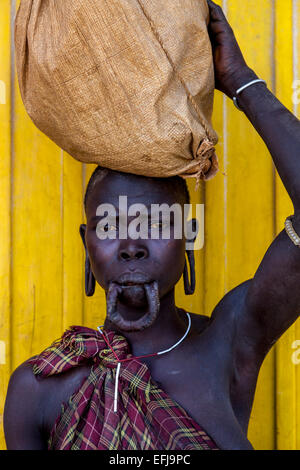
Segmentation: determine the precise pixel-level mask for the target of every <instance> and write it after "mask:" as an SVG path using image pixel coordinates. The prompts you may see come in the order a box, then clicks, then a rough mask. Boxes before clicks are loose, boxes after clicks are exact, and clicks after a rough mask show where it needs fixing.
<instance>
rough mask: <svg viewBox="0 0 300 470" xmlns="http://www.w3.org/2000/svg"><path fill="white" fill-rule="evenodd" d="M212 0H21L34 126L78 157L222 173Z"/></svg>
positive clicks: (173, 171)
mask: <svg viewBox="0 0 300 470" xmlns="http://www.w3.org/2000/svg"><path fill="white" fill-rule="evenodd" d="M208 20H209V10H208V6H207V3H206V0H21V3H20V7H19V10H18V13H17V16H16V21H15V53H16V65H17V73H18V78H19V85H20V91H21V96H22V99H23V102H24V105H25V107H26V110H27V112H28V114H29V116H30V117H31V119H32V121H33V122H34V123H35V125H36V126H37V127H38V128H39V129H40V130H41V131H42V132H44V133H45V134H46V135H47V136H48V137H50V139H52V140H53V141H54V142H56V143H57V144H58V145H59V146H60V147H61V148H62V149H64V150H66V151H67V152H68V153H69V154H70V155H72V156H73V157H74V158H76V159H77V160H80V161H81V162H85V163H97V164H99V165H102V166H104V167H107V168H111V169H115V170H119V171H124V172H129V173H135V174H141V175H145V176H154V177H168V176H173V175H178V174H180V175H181V176H187V177H188V176H196V177H197V178H198V179H199V178H202V179H209V178H210V177H212V176H214V174H215V173H216V171H217V166H218V165H217V158H216V156H215V153H214V145H215V144H216V142H217V135H216V133H215V131H214V130H213V128H212V124H211V115H212V109H213V95H214V68H213V57H212V50H211V44H210V40H209V36H208V32H207V24H208Z"/></svg>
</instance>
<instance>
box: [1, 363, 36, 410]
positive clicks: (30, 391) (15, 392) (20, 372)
mask: <svg viewBox="0 0 300 470" xmlns="http://www.w3.org/2000/svg"><path fill="white" fill-rule="evenodd" d="M34 359H35V356H34V357H32V358H30V359H28V360H27V361H25V362H23V363H22V364H21V365H20V366H19V367H17V368H16V369H15V371H14V372H13V373H12V375H11V377H10V380H9V385H8V390H7V400H8V399H10V400H15V399H17V398H18V399H20V395H22V397H23V398H24V399H25V400H27V399H28V400H32V401H33V395H34V396H35V397H36V395H38V394H39V393H40V384H39V381H38V379H37V377H36V376H35V375H34V373H33V367H32V363H31V361H33V360H34ZM21 401H22V402H23V403H24V400H21Z"/></svg>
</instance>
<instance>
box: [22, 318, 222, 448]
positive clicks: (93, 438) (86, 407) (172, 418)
mask: <svg viewBox="0 0 300 470" xmlns="http://www.w3.org/2000/svg"><path fill="white" fill-rule="evenodd" d="M105 334H106V338H107V339H108V340H109V343H110V345H111V346H112V348H113V350H114V351H115V354H114V353H113V352H112V350H111V349H110V348H109V347H108V346H107V345H106V342H105V341H104V339H103V337H102V335H101V334H100V333H99V332H98V331H96V330H92V329H90V328H84V327H78V326H73V327H71V328H70V329H69V330H67V331H66V332H65V333H64V335H63V336H62V338H61V339H60V340H58V341H56V342H55V343H53V344H52V345H51V346H50V347H49V348H47V349H46V350H45V351H44V352H42V353H41V354H40V355H39V356H38V357H35V358H34V359H32V360H31V361H30V362H31V363H32V364H33V372H34V374H36V375H41V376H42V377H49V376H52V375H55V374H60V373H62V372H65V371H67V370H69V369H71V368H74V367H77V366H79V365H80V364H83V363H91V371H90V374H89V376H88V377H87V378H86V379H85V380H84V382H83V383H82V385H81V387H80V389H79V390H78V391H76V392H75V393H74V394H73V395H72V396H71V397H70V398H69V400H68V403H67V404H62V413H61V415H60V416H59V417H58V418H57V420H56V423H55V425H54V428H53V429H52V432H51V435H50V438H49V442H48V449H49V450H121V449H126V450H192V449H198V450H210V449H217V446H216V444H215V443H214V442H213V441H212V439H211V438H210V437H209V436H208V435H207V434H206V433H205V431H204V430H203V429H202V428H201V427H200V426H199V425H198V424H197V423H196V422H195V421H194V420H193V419H192V418H190V417H189V416H188V415H187V413H186V412H185V410H184V409H183V408H182V407H181V406H179V405H178V404H177V403H175V402H174V401H173V400H172V399H171V398H170V397H169V396H168V395H167V394H166V393H165V392H164V391H163V390H161V389H159V388H158V386H157V385H156V384H155V382H154V381H153V380H152V379H151V376H150V372H149V369H148V368H147V366H146V364H143V363H142V362H139V361H138V360H137V359H134V358H132V359H131V360H129V361H128V360H127V361H126V362H123V363H122V364H121V368H120V373H119V380H118V409H117V412H116V413H114V411H113V405H114V403H113V399H114V392H115V379H116V366H117V363H118V360H117V358H116V355H117V357H118V359H119V360H122V359H123V360H124V359H129V358H131V357H132V356H131V354H130V351H129V345H128V343H127V341H126V340H125V338H123V337H122V336H119V335H117V334H116V333H114V332H113V331H105Z"/></svg>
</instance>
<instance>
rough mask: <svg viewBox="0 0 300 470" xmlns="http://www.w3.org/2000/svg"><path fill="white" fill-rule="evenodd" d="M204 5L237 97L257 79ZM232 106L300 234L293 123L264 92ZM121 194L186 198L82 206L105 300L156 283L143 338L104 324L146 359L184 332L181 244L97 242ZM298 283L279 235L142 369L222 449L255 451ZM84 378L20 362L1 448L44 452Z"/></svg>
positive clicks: (129, 190)
mask: <svg viewBox="0 0 300 470" xmlns="http://www.w3.org/2000/svg"><path fill="white" fill-rule="evenodd" d="M208 4H209V8H210V12H211V22H210V25H209V28H210V37H211V41H212V45H213V53H214V64H215V72H216V87H217V89H219V90H220V91H222V92H223V93H225V94H226V95H227V96H229V97H230V98H232V96H233V95H234V93H235V90H236V89H238V88H239V87H240V86H242V85H244V84H245V83H248V82H249V81H250V80H252V79H254V78H257V76H256V74H255V73H254V71H253V70H251V69H250V68H249V67H248V66H247V64H246V63H245V60H244V58H243V55H242V53H241V51H240V49H239V46H238V44H237V42H236V40H235V37H234V34H233V32H232V29H231V28H230V26H229V24H228V23H227V20H226V18H225V17H224V14H223V12H222V10H221V8H220V7H218V6H217V5H216V4H214V2H212V1H210V0H209V1H208ZM239 105H240V107H241V108H242V109H243V111H244V113H245V114H246V115H247V117H248V118H249V120H250V121H251V123H252V124H253V126H254V127H255V129H256V130H257V132H258V133H259V135H260V136H261V138H262V139H263V140H264V142H265V143H266V145H267V147H268V149H269V151H270V154H271V156H272V158H273V161H274V163H275V166H276V168H277V171H278V173H279V175H280V177H281V179H282V181H283V184H284V185H285V188H286V190H287V192H288V194H289V195H290V197H291V200H292V202H293V205H294V215H295V217H294V221H293V225H294V229H295V231H296V232H297V233H298V234H300V178H299V174H300V155H299V153H300V150H299V149H300V123H299V120H298V119H297V118H296V117H295V116H293V115H292V114H291V113H290V112H289V111H288V110H287V109H286V108H285V107H284V106H283V105H282V104H281V103H280V102H279V101H278V100H277V99H276V98H275V96H274V95H273V94H272V93H271V92H270V91H269V90H268V89H267V88H266V87H265V86H264V85H263V84H257V85H254V86H252V87H250V88H248V89H247V90H245V91H244V92H243V93H242V94H241V95H240V97H239ZM274 130H275V131H274ZM119 194H122V195H127V196H128V205H130V204H131V203H132V202H135V203H136V202H142V203H144V204H145V205H149V204H151V203H155V202H158V203H160V204H161V203H164V202H166V203H168V204H172V203H173V202H184V201H182V197H183V196H182V195H180V194H177V193H175V194H174V192H173V191H172V190H170V187H169V185H165V184H161V183H160V182H159V180H155V179H151V178H144V177H140V176H133V175H132V176H124V175H120V174H116V173H115V174H110V175H108V176H107V177H105V178H104V179H103V180H102V181H101V183H98V184H96V186H95V187H94V189H93V191H92V193H91V194H90V196H89V199H88V205H87V225H86V226H82V229H81V230H82V234H83V235H84V236H83V239H84V243H85V246H86V248H87V251H88V255H89V258H90V262H91V266H92V271H93V273H94V276H95V278H96V281H97V282H98V283H99V284H100V285H101V286H102V287H103V288H104V289H105V291H106V293H107V294H108V288H109V285H110V283H111V282H112V281H115V280H116V279H117V278H118V276H119V275H120V274H121V273H124V272H136V271H139V272H142V273H143V274H144V276H145V278H147V281H152V280H156V281H157V284H158V287H159V297H160V307H159V312H158V316H157V318H156V319H155V321H154V323H152V324H151V325H150V326H148V327H147V328H145V329H143V330H140V331H126V332H122V330H120V329H118V327H117V326H116V325H114V324H113V323H111V322H109V321H108V320H106V325H105V326H106V327H108V328H113V329H115V330H117V331H120V332H121V333H122V334H124V336H125V337H126V338H127V340H128V342H129V344H130V345H131V349H132V352H133V354H134V355H142V354H148V353H152V352H154V351H159V350H162V349H166V348H168V347H170V346H171V345H172V344H174V343H175V342H176V341H178V339H179V338H180V337H181V336H182V335H183V334H184V332H185V330H186V327H187V319H186V316H185V313H184V312H183V311H182V310H181V309H179V308H177V307H176V305H175V300H174V286H175V285H176V283H177V282H178V280H179V279H180V277H181V274H182V271H183V266H184V255H185V240H184V239H182V240H174V239H172V238H171V239H170V240H162V239H160V240H151V239H150V240H132V239H130V238H129V239H127V240H119V239H117V240H105V241H104V240H99V239H98V238H97V236H96V234H95V227H96V224H97V219H95V213H96V208H97V207H98V205H99V204H101V203H102V202H106V203H107V202H109V203H113V204H115V205H117V201H118V195H119ZM287 215H289V214H287ZM299 285H300V249H299V247H296V246H295V245H294V244H293V243H292V242H291V240H290V239H289V238H288V236H287V234H286V232H285V231H284V230H282V232H281V233H280V234H279V235H278V236H277V237H276V239H275V240H274V242H273V243H272V245H271V246H270V247H269V249H268V251H267V253H266V255H265V256H264V258H263V260H262V262H261V264H260V265H259V268H258V270H257V272H256V273H255V275H254V277H253V278H252V279H249V280H248V281H246V282H244V283H243V284H241V285H239V286H237V287H236V288H235V289H233V290H232V291H230V292H229V293H228V294H227V295H225V297H224V298H223V299H222V300H221V301H220V302H219V304H218V305H217V306H216V307H215V309H214V311H213V312H212V315H211V318H208V317H203V316H201V315H195V314H193V315H192V329H191V332H190V334H189V335H188V337H187V338H186V340H185V341H184V342H183V343H182V344H181V345H180V346H179V347H178V348H176V349H174V350H173V351H172V352H170V353H168V354H166V355H165V356H161V357H155V358H148V359H146V360H145V362H146V363H147V365H148V367H149V368H150V371H151V375H152V377H153V379H154V380H155V381H156V382H157V383H158V384H159V386H160V387H161V388H163V389H164V390H165V391H166V392H167V393H168V394H169V395H170V396H171V397H172V398H173V399H174V400H175V401H177V402H178V403H179V404H180V405H182V406H183V408H185V410H186V411H187V413H188V414H189V415H190V416H192V417H193V418H194V419H195V420H196V421H197V422H198V423H199V424H200V425H201V426H202V427H203V428H204V429H205V430H206V432H207V433H208V434H209V435H210V436H211V437H212V438H213V439H214V440H215V442H216V444H217V445H218V446H219V447H220V448H221V449H251V448H252V446H251V444H250V442H249V441H248V439H247V428H248V423H249V417H250V413H251V408H252V403H253V398H254V392H255V387H256V382H257V377H258V373H259V370H260V367H261V365H262V362H263V360H264V358H265V356H266V354H267V353H268V351H269V350H270V348H271V347H272V346H273V345H274V343H275V342H276V341H277V340H278V338H279V337H280V336H281V335H282V334H283V333H284V332H285V331H286V330H287V329H288V328H289V327H290V326H291V325H292V324H293V323H294V322H295V320H296V319H297V318H298V316H299V313H300V290H299ZM143 292H144V291H143V290H141V288H140V287H137V286H136V287H132V288H129V289H127V292H126V295H125V297H122V300H120V298H119V301H118V303H117V309H118V312H119V313H120V314H121V316H122V317H123V318H125V319H126V320H130V321H131V322H133V325H134V324H136V323H135V322H138V320H139V318H140V317H141V316H142V315H143V314H145V312H147V308H148V302H147V299H146V297H145V295H144V294H143ZM107 300H109V299H107ZM225 325H226V327H225ZM89 371H90V366H88V365H86V366H82V367H78V368H76V369H74V370H71V371H70V372H68V373H66V374H63V375H61V376H56V377H52V378H47V379H45V380H43V379H38V378H36V377H35V376H34V375H33V373H32V370H31V367H30V366H29V365H28V364H26V363H25V364H23V365H21V366H20V367H19V368H18V369H17V370H16V371H15V372H14V374H13V375H12V378H11V380H10V384H9V389H8V395H7V400H6V406H5V414H4V425H5V435H6V441H7V446H8V449H46V447H47V438H48V436H49V433H50V430H51V429H52V427H53V425H54V422H55V419H56V418H57V416H58V415H59V414H60V405H61V403H62V402H65V401H67V400H68V398H69V397H70V395H72V394H73V393H74V392H75V391H76V390H77V389H78V388H79V387H80V385H81V383H82V381H83V380H84V378H85V377H87V376H88V374H89ZM183 384H185V385H183ZM187 384H188V385H187ZM21 391H22V392H21Z"/></svg>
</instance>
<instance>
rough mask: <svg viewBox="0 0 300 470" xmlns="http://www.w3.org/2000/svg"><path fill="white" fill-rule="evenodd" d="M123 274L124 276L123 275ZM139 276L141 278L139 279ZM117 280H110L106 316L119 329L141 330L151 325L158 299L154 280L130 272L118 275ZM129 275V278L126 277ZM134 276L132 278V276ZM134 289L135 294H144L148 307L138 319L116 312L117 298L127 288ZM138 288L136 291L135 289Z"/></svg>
mask: <svg viewBox="0 0 300 470" xmlns="http://www.w3.org/2000/svg"><path fill="white" fill-rule="evenodd" d="M124 276H125V277H124ZM141 276H142V277H143V279H141ZM120 277H121V279H120V278H119V279H118V282H111V283H110V286H109V289H108V294H107V318H108V320H110V321H111V322H112V323H114V324H115V325H116V326H118V327H119V328H120V329H121V330H124V331H128V332H129V331H141V330H144V329H145V328H148V327H149V326H151V325H152V324H153V323H154V321H155V320H156V318H157V315H158V312H159V307H160V301H159V290H158V284H157V282H156V281H149V280H148V279H147V282H145V281H146V278H145V276H144V275H137V274H134V275H133V274H130V275H128V274H127V275H123V276H120ZM128 277H130V278H131V279H128ZM133 277H134V278H135V279H134V280H133V279H132V278H133ZM132 288H133V289H134V291H133V292H132V293H134V294H135V295H139V294H141V292H139V291H142V294H143V296H144V295H145V296H146V299H147V303H148V309H147V312H146V313H145V314H144V315H143V316H142V317H141V318H139V319H138V320H135V321H131V320H126V319H125V318H123V316H122V315H121V314H120V313H119V312H118V300H119V299H120V298H121V297H122V296H123V295H125V294H123V293H124V291H126V290H127V289H132ZM137 289H138V291H136V290H137ZM129 292H130V291H129Z"/></svg>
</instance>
